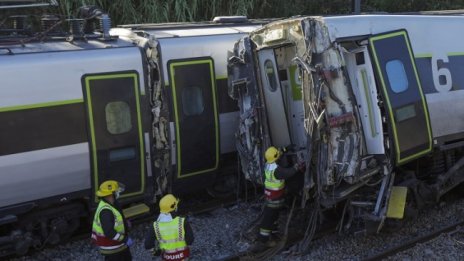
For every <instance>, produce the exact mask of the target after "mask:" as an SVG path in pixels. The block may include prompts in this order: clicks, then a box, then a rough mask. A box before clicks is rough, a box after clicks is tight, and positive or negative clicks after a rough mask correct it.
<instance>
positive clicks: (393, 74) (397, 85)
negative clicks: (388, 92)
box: [386, 60, 409, 93]
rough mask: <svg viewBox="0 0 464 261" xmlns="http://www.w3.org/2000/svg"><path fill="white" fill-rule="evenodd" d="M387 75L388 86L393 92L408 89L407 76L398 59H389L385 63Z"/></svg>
mask: <svg viewBox="0 0 464 261" xmlns="http://www.w3.org/2000/svg"><path fill="white" fill-rule="evenodd" d="M386 70H387V77H388V81H389V82H390V88H391V89H392V91H393V92H395V93H401V92H404V91H406V90H407V89H408V85H409V83H408V76H407V75H406V71H405V70H404V65H403V63H402V62H401V61H400V60H391V61H388V62H387V65H386Z"/></svg>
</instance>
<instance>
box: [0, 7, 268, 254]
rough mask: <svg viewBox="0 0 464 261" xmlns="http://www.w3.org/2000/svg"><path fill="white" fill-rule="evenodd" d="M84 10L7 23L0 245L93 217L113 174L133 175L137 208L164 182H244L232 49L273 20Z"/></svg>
mask: <svg viewBox="0 0 464 261" xmlns="http://www.w3.org/2000/svg"><path fill="white" fill-rule="evenodd" d="M81 11H83V12H81V13H82V17H79V18H78V19H68V20H66V21H62V20H61V19H60V18H59V17H57V16H53V15H43V16H41V17H40V21H39V22H40V24H41V26H42V27H41V30H42V31H40V32H33V31H31V28H32V27H31V26H28V23H29V22H30V17H29V16H27V15H14V16H11V17H9V18H8V19H7V20H5V23H4V25H1V26H0V68H1V70H0V97H1V99H0V121H1V123H2V124H1V125H0V190H1V191H2V197H0V256H3V255H8V254H11V253H17V254H24V253H26V252H27V251H28V249H29V248H31V247H34V248H37V249H40V248H42V247H43V246H44V245H45V244H57V243H59V242H61V241H62V240H63V239H66V238H68V237H69V236H71V235H72V234H73V233H74V232H76V231H77V230H78V229H79V227H81V226H88V227H90V225H88V224H87V223H86V222H87V221H88V220H89V218H91V217H92V210H93V209H94V208H95V207H96V203H97V201H98V199H97V198H96V196H95V192H96V191H97V189H98V186H99V185H100V184H101V183H102V182H103V181H104V180H108V179H114V180H117V181H119V182H122V183H124V184H125V187H126V190H125V193H123V194H122V195H121V203H122V205H123V208H124V214H125V216H126V217H129V218H130V217H134V216H137V215H141V214H145V213H148V212H149V211H150V209H152V208H153V207H152V206H153V204H154V203H155V202H156V200H157V198H158V197H159V196H160V195H163V194H165V193H167V192H173V193H176V194H178V195H181V194H183V195H187V194H188V193H194V192H198V191H202V190H208V191H210V192H211V193H216V192H220V193H231V192H232V191H234V189H235V185H236V180H235V178H236V174H237V173H236V170H235V169H236V166H237V164H236V162H235V161H236V153H234V151H235V146H234V142H233V140H234V138H233V135H234V132H233V129H234V126H235V125H236V123H237V121H238V120H237V118H238V108H237V106H236V102H235V101H233V100H232V99H231V98H230V97H229V96H228V95H227V86H226V83H227V77H226V62H227V60H226V59H227V52H228V51H229V50H232V48H233V43H234V42H235V41H236V40H238V39H239V38H240V37H241V36H243V35H244V34H245V33H247V32H250V31H251V30H253V29H257V28H258V27H260V26H261V24H263V23H264V22H262V21H256V22H252V21H248V20H247V19H246V18H243V17H228V18H227V17H226V18H224V17H223V18H217V19H216V20H215V21H213V22H204V23H191V24H188V23H183V24H163V25H153V24H152V25H128V26H121V27H119V28H113V29H111V20H110V18H109V17H108V15H106V14H105V13H104V12H102V11H101V10H99V9H95V8H90V9H89V7H86V9H84V10H81ZM85 15H88V16H85ZM62 25H66V26H68V28H70V29H69V30H68V29H67V28H66V29H65V28H64V27H63V26H62ZM218 184H219V185H218Z"/></svg>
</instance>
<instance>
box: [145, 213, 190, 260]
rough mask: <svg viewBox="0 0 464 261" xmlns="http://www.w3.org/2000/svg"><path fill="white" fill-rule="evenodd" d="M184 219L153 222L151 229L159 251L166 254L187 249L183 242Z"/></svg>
mask: <svg viewBox="0 0 464 261" xmlns="http://www.w3.org/2000/svg"><path fill="white" fill-rule="evenodd" d="M184 222H185V218H181V217H176V218H174V219H172V220H171V221H169V222H159V221H155V222H154V223H153V229H154V230H155V236H156V239H157V240H158V242H159V245H160V249H161V250H163V251H165V252H166V253H173V252H177V251H182V250H184V249H185V248H186V247H187V242H185V229H184Z"/></svg>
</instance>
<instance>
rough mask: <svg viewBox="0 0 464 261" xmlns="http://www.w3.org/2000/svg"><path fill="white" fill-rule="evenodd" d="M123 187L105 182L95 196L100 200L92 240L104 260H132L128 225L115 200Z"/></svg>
mask: <svg viewBox="0 0 464 261" xmlns="http://www.w3.org/2000/svg"><path fill="white" fill-rule="evenodd" d="M123 191H124V185H123V184H121V183H118V182H117V181H114V180H107V181H105V182H103V183H102V184H101V185H100V188H99V189H98V191H97V193H96V195H97V197H99V198H100V202H99V204H98V207H97V210H96V211H95V217H94V219H93V226H92V240H93V241H94V243H95V244H96V245H97V246H98V248H99V250H100V253H101V254H102V255H103V256H105V260H107V261H110V260H124V261H126V260H127V261H130V260H132V255H131V252H130V249H129V247H130V246H131V245H132V244H133V241H132V239H131V238H130V237H129V235H128V223H127V221H126V219H125V218H124V215H123V213H122V210H121V208H120V206H119V204H118V201H117V199H118V198H119V195H120V193H122V192H123Z"/></svg>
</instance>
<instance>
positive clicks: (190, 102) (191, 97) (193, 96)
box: [182, 86, 205, 116]
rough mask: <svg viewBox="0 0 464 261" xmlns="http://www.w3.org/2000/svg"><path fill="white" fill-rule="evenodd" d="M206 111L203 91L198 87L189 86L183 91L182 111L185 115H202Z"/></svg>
mask: <svg viewBox="0 0 464 261" xmlns="http://www.w3.org/2000/svg"><path fill="white" fill-rule="evenodd" d="M204 109H205V104H204V102H203V91H202V90H201V88H200V87H198V86H189V87H187V88H183V89H182V110H183V112H184V115H186V116H193V115H200V114H202V113H203V111H204Z"/></svg>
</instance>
